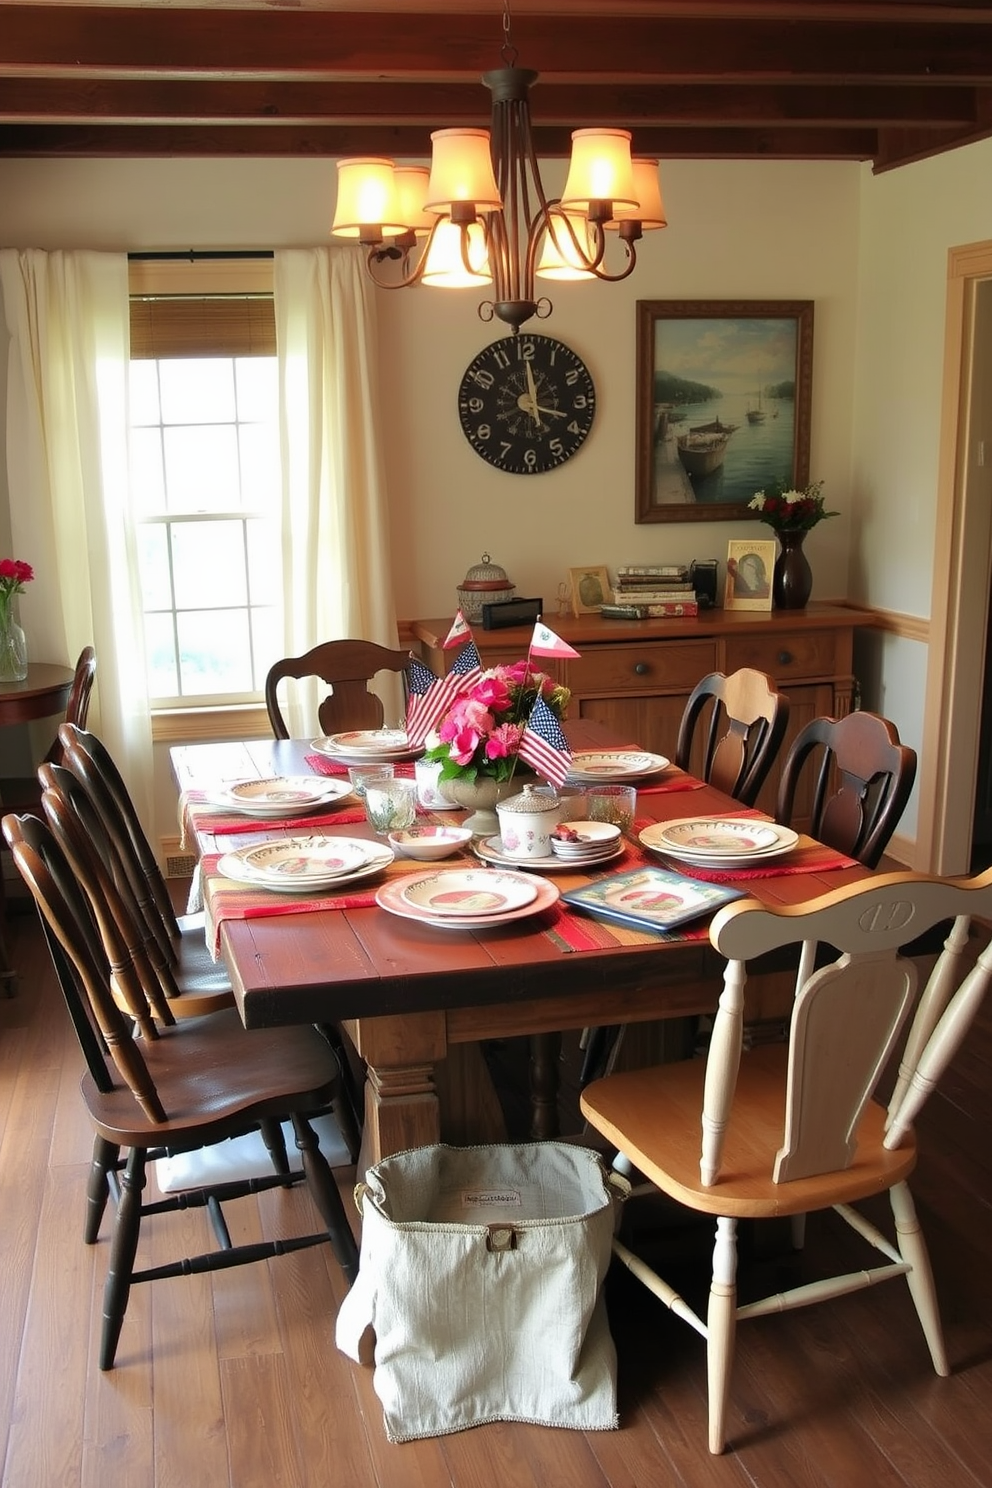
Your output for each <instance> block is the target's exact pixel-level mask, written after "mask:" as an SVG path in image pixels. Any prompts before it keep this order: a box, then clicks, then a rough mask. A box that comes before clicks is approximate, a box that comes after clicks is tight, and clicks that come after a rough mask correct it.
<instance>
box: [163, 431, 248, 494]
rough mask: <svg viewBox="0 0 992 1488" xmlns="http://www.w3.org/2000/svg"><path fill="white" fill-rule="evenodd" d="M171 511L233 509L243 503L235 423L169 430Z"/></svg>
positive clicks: (167, 478) (167, 462)
mask: <svg viewBox="0 0 992 1488" xmlns="http://www.w3.org/2000/svg"><path fill="white" fill-rule="evenodd" d="M164 439H165V482H166V490H167V492H168V502H169V510H170V511H187V512H188V511H231V510H237V508H238V507H239V506H240V505H241V489H240V483H239V479H238V436H237V432H236V430H235V427H234V425H233V424H228V425H212V426H210V427H207V428H194V429H191V428H189V427H188V426H187V427H184V428H178V429H166V430H165V431H164Z"/></svg>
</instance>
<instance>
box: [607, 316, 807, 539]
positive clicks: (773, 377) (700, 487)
mask: <svg viewBox="0 0 992 1488" xmlns="http://www.w3.org/2000/svg"><path fill="white" fill-rule="evenodd" d="M812 381H813V301H812V300H638V302H637V480H636V508H635V520H636V521H638V522H700V521H703V522H714V521H728V520H737V519H739V518H742V517H748V518H752V517H754V515H755V514H754V513H753V512H752V511H750V510H749V508H748V503H749V501H750V500H751V498H752V496H753V495H754V493H755V492H756V491H760V490H761V489H762V488H763V487H764V486H765V485H766V484H767V483H768V482H770V481H781V482H783V483H784V485H785V486H786V487H789V486H803V485H805V484H806V482H807V480H808V479H809V428H810V407H811V400H812Z"/></svg>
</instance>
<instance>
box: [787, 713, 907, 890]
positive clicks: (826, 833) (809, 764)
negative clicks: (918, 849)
mask: <svg viewBox="0 0 992 1488" xmlns="http://www.w3.org/2000/svg"><path fill="white" fill-rule="evenodd" d="M814 768H815V771H816V774H815V779H814V785H813V798H812V806H811V809H810V824H809V828H808V830H809V833H810V835H811V836H813V837H815V838H816V839H817V840H818V841H819V842H823V843H825V844H826V845H827V846H828V847H833V848H836V849H837V851H838V852H843V853H847V855H848V856H849V857H852V858H857V860H858V862H859V863H864V865H865V867H867V868H875V867H877V865H878V862H879V860H880V858H881V856H882V854H883V853H884V851H885V849H886V847H887V846H888V843H889V839H890V838H891V836H892V833H893V832H894V831H895V828H896V826H897V824H898V822H899V818H900V817H901V816H902V813H903V811H904V809H905V806H906V802H907V801H908V800H909V796H910V793H911V791H912V789H913V783H914V781H915V780H916V751H915V750H913V749H911V748H910V747H909V745H908V744H901V743H900V742H899V733H898V730H897V729H896V727H895V725H894V724H892V723H890V722H889V721H888V719H886V718H882V717H880V716H879V715H878V714H877V713H869V712H866V711H859V712H856V713H849V714H848V715H847V716H846V717H845V718H814V719H812V720H811V721H810V722H809V723H808V724H806V726H805V728H803V729H800V731H799V733H798V734H797V735H796V737H795V739H794V740H793V741H792V744H791V746H790V748H789V750H788V752H787V753H786V756H785V761H784V763H783V766H782V776H781V780H780V782H779V789H778V803H777V806H776V811H775V818H776V820H777V821H778V822H780V823H781V824H782V825H783V826H790V825H791V824H792V816H793V811H794V809H795V800H796V790H797V787H798V785H799V782H800V779H801V777H802V776H803V774H804V772H807V773H808V772H809V771H811V770H813V769H814Z"/></svg>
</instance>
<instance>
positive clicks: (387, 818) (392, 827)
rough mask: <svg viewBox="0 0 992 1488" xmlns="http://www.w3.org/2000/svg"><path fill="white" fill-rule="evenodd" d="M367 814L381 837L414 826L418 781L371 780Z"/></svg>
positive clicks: (366, 806)
mask: <svg viewBox="0 0 992 1488" xmlns="http://www.w3.org/2000/svg"><path fill="white" fill-rule="evenodd" d="M365 815H366V818H367V819H368V821H369V822H370V823H371V824H372V826H373V827H374V828H375V830H376V831H377V832H378V833H379V836H380V837H385V835H386V833H387V832H399V831H402V829H403V828H404V827H412V826H413V824H414V822H415V821H416V820H417V782H416V781H415V780H385V781H381V782H375V783H373V782H370V783H369V784H368V785H367V786H366V788H365Z"/></svg>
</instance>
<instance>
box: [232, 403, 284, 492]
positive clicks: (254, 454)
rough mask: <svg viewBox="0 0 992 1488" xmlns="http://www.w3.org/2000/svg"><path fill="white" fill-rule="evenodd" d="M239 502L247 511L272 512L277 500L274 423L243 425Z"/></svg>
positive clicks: (278, 481) (278, 480)
mask: <svg viewBox="0 0 992 1488" xmlns="http://www.w3.org/2000/svg"><path fill="white" fill-rule="evenodd" d="M238 437H239V440H240V444H241V499H242V502H243V503H244V506H245V508H246V509H247V510H248V511H271V510H272V508H273V507H274V505H275V504H276V502H277V501H278V499H279V491H280V486H281V483H282V473H281V471H280V469H279V437H278V434H277V431H276V427H275V425H274V424H268V425H266V424H242V425H241V426H240V428H239V430H238Z"/></svg>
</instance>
